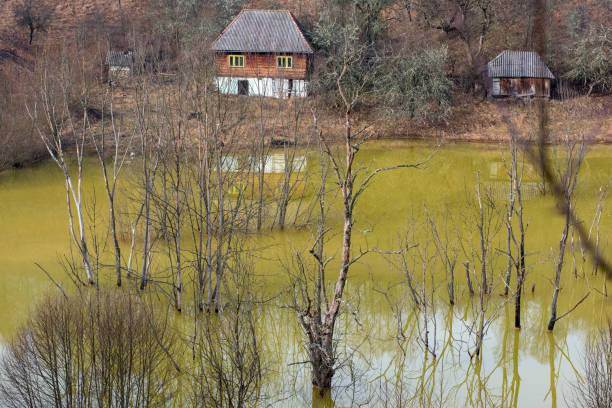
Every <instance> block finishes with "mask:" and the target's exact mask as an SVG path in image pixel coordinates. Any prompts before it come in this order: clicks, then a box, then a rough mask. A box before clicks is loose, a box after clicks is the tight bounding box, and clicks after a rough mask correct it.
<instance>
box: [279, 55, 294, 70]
mask: <svg viewBox="0 0 612 408" xmlns="http://www.w3.org/2000/svg"><path fill="white" fill-rule="evenodd" d="M276 67H277V68H292V67H293V57H289V56H282V57H276Z"/></svg>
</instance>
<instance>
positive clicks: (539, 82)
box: [498, 78, 550, 97]
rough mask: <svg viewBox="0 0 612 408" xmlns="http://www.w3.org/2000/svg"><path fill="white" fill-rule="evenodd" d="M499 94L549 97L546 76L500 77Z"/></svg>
mask: <svg viewBox="0 0 612 408" xmlns="http://www.w3.org/2000/svg"><path fill="white" fill-rule="evenodd" d="M499 88H500V92H499V94H498V95H499V96H540V97H550V79H548V78H500V79H499Z"/></svg>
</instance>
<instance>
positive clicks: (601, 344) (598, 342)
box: [571, 322, 612, 408]
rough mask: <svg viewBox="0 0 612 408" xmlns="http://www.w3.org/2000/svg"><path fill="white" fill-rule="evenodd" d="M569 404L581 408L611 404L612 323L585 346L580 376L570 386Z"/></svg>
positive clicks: (605, 406)
mask: <svg viewBox="0 0 612 408" xmlns="http://www.w3.org/2000/svg"><path fill="white" fill-rule="evenodd" d="M571 405H572V406H575V407H583V408H607V407H611V406H612V323H610V322H608V329H607V330H601V331H600V332H599V334H598V336H597V337H596V338H595V339H594V340H593V342H592V343H590V344H588V345H587V347H586V353H585V356H584V372H583V374H582V378H581V377H578V378H577V383H576V384H574V385H573V386H572V398H571Z"/></svg>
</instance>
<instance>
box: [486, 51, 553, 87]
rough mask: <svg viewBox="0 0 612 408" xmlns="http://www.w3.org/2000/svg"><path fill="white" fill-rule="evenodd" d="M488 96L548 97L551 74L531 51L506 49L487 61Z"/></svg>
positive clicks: (535, 53) (540, 59)
mask: <svg viewBox="0 0 612 408" xmlns="http://www.w3.org/2000/svg"><path fill="white" fill-rule="evenodd" d="M487 73H488V77H489V79H490V81H489V84H490V87H489V93H490V94H491V95H492V96H496V97H500V96H517V97H525V96H540V97H550V84H551V81H552V80H553V79H555V76H554V75H553V73H552V72H551V71H550V69H549V68H548V67H547V66H546V64H545V63H544V61H543V60H542V58H541V57H540V55H539V54H538V53H537V52H534V51H510V50H506V51H503V52H502V53H500V54H499V55H498V56H497V57H495V58H494V59H493V60H491V61H490V62H489V63H488V64H487Z"/></svg>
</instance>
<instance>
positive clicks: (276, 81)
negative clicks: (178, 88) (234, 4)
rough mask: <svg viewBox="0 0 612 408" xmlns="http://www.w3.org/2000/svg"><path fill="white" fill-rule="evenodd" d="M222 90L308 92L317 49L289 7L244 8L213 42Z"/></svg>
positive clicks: (238, 92)
mask: <svg viewBox="0 0 612 408" xmlns="http://www.w3.org/2000/svg"><path fill="white" fill-rule="evenodd" d="M212 49H213V51H214V52H215V64H216V76H215V81H216V84H217V86H218V88H219V91H220V92H221V93H225V94H233V95H261V96H270V97H275V98H289V97H294V96H295V97H305V96H306V94H307V87H308V77H309V74H310V67H311V66H312V56H313V50H312V47H311V46H310V44H309V43H308V41H307V40H306V38H305V37H304V34H303V32H302V30H301V29H300V27H299V25H298V23H297V22H296V21H295V19H294V18H293V16H292V15H291V13H290V12H289V11H287V10H242V11H241V12H240V13H239V14H238V15H237V16H236V18H234V20H233V21H232V22H231V23H230V24H229V25H228V26H227V27H226V28H225V30H223V32H222V33H221V34H220V35H219V37H217V39H216V40H215V41H214V42H213V44H212Z"/></svg>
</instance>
